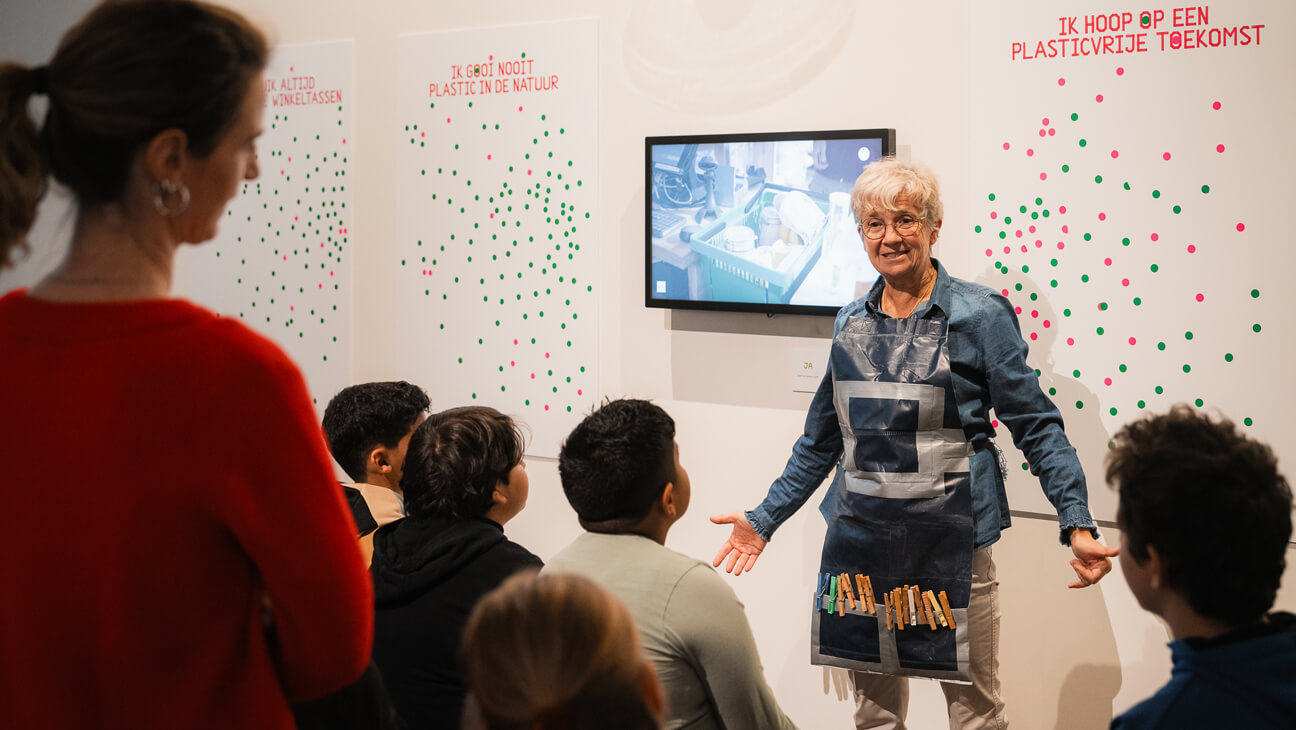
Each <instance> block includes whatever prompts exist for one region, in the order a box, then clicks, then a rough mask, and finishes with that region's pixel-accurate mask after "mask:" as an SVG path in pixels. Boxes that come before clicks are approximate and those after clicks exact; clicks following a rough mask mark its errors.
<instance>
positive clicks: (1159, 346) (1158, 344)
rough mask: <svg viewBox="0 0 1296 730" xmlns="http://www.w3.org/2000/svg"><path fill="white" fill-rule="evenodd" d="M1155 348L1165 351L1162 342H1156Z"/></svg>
mask: <svg viewBox="0 0 1296 730" xmlns="http://www.w3.org/2000/svg"><path fill="white" fill-rule="evenodd" d="M1157 349H1158V350H1161V351H1162V352H1165V343H1164V342H1158V343H1157Z"/></svg>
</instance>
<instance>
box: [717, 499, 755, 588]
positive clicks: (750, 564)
mask: <svg viewBox="0 0 1296 730" xmlns="http://www.w3.org/2000/svg"><path fill="white" fill-rule="evenodd" d="M711 521H712V522H714V523H715V524H717V525H733V532H732V533H730V534H729V539H728V540H725V542H724V545H721V546H720V552H718V553H716V556H715V560H713V561H711V564H712V565H714V566H716V567H717V568H718V567H720V563H724V564H725V572H726V573H733V574H734V575H742V574H743V573H744V572H746V571H748V570H751V569H752V568H754V567H756V558H759V557H760V554H761V551H762V550H764V549H765V545H766V544H767V543H766V542H765V539H764V538H762V537H761V536H760V535H757V534H756V530H755V529H753V528H752V526H751V523H750V522H748V521H747V517H746V516H745V515H744V514H743V513H742V512H730V513H729V514H727V515H716V516H713V517H712V518H711ZM726 558H728V560H727V561H726Z"/></svg>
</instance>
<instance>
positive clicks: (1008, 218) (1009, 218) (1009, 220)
mask: <svg viewBox="0 0 1296 730" xmlns="http://www.w3.org/2000/svg"><path fill="white" fill-rule="evenodd" d="M1004 225H1005V226H1010V225H1012V216H1010V215H1006V216H1004Z"/></svg>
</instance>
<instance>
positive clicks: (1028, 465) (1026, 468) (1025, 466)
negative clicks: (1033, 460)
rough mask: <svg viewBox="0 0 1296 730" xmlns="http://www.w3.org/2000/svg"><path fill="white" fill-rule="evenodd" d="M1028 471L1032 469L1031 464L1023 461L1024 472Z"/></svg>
mask: <svg viewBox="0 0 1296 730" xmlns="http://www.w3.org/2000/svg"><path fill="white" fill-rule="evenodd" d="M1028 469H1030V464H1027V463H1026V462H1024V461H1023V462H1022V471H1026V470H1028Z"/></svg>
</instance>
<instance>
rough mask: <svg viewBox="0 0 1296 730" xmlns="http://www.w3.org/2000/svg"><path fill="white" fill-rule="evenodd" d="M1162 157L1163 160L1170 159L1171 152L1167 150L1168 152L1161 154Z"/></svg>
mask: <svg viewBox="0 0 1296 730" xmlns="http://www.w3.org/2000/svg"><path fill="white" fill-rule="evenodd" d="M1161 159H1163V160H1169V159H1170V153H1169V152H1167V153H1165V154H1163V155H1161Z"/></svg>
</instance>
